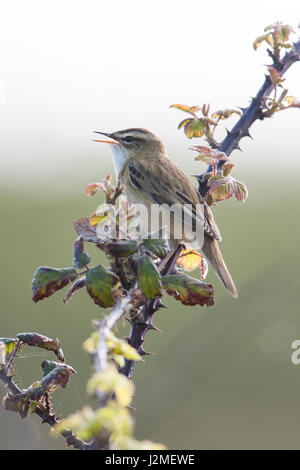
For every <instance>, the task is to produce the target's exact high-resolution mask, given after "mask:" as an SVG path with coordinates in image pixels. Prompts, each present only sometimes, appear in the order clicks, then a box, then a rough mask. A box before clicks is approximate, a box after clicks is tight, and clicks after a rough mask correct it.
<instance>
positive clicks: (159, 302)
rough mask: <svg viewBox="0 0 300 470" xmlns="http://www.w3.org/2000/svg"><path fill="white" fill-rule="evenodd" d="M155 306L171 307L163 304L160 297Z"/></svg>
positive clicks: (157, 307)
mask: <svg viewBox="0 0 300 470" xmlns="http://www.w3.org/2000/svg"><path fill="white" fill-rule="evenodd" d="M155 308H156V309H159V308H169V307H168V306H167V305H165V304H163V303H162V301H161V300H160V299H158V300H157V302H156V306H155Z"/></svg>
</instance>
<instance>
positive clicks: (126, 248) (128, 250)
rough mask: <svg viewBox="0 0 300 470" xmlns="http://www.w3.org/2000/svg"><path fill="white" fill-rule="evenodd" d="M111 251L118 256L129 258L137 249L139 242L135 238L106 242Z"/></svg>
mask: <svg viewBox="0 0 300 470" xmlns="http://www.w3.org/2000/svg"><path fill="white" fill-rule="evenodd" d="M106 248H107V250H108V251H109V253H110V254H111V255H113V256H116V257H118V258H128V257H129V256H131V255H133V254H134V253H136V251H137V243H136V241H135V240H121V241H118V242H108V243H106Z"/></svg>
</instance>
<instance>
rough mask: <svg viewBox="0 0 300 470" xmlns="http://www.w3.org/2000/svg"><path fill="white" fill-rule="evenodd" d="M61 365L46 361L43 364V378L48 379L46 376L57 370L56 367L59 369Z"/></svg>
mask: <svg viewBox="0 0 300 470" xmlns="http://www.w3.org/2000/svg"><path fill="white" fill-rule="evenodd" d="M60 365H61V364H60V362H56V361H48V360H46V359H45V360H44V361H43V362H42V364H41V366H42V369H43V377H46V375H48V374H50V372H51V371H52V370H53V369H55V367H59V366H60Z"/></svg>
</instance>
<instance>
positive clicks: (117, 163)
mask: <svg viewBox="0 0 300 470" xmlns="http://www.w3.org/2000/svg"><path fill="white" fill-rule="evenodd" d="M111 150H112V153H113V162H114V168H115V173H116V178H117V179H118V178H119V176H120V173H121V171H122V169H123V167H124V165H125V163H126V162H127V161H128V160H129V158H130V157H129V155H128V152H127V150H126V149H125V148H124V147H123V146H122V145H120V144H113V145H111Z"/></svg>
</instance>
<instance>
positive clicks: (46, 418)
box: [0, 370, 92, 450]
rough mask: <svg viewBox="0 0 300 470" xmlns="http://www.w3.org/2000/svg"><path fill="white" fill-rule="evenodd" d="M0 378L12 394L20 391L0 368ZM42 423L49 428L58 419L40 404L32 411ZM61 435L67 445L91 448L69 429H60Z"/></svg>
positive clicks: (52, 426) (82, 448) (77, 447)
mask: <svg viewBox="0 0 300 470" xmlns="http://www.w3.org/2000/svg"><path fill="white" fill-rule="evenodd" d="M0 380H2V382H3V383H4V384H5V385H6V388H7V389H8V390H9V391H10V392H11V393H12V394H13V395H17V394H19V393H22V392H23V390H21V389H20V388H19V387H18V386H17V384H16V383H15V382H14V381H13V378H12V376H11V375H8V374H7V373H6V371H5V370H0ZM33 413H34V414H36V415H37V416H38V417H39V418H41V420H42V424H43V423H47V424H48V425H49V426H50V427H51V428H54V427H55V425H56V424H58V423H60V420H59V419H58V418H56V416H55V414H53V413H51V412H49V411H48V410H47V409H46V408H45V407H44V406H42V405H40V404H39V406H37V407H36V408H35V410H34V411H33ZM60 434H61V436H62V437H63V438H64V439H65V441H66V444H67V446H73V447H74V448H75V449H80V450H88V449H91V448H92V444H89V443H87V442H84V441H83V440H81V439H78V438H77V437H76V436H75V434H74V433H73V432H72V431H70V430H69V429H67V428H66V429H65V431H62V432H61V433H60Z"/></svg>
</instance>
